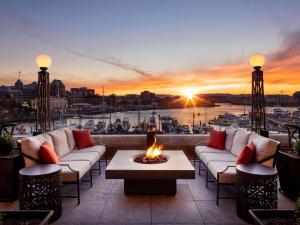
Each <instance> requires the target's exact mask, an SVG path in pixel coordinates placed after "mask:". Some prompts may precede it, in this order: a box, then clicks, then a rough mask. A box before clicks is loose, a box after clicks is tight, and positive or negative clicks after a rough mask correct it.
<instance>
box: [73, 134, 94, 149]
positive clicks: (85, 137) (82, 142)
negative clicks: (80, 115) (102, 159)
mask: <svg viewBox="0 0 300 225" xmlns="http://www.w3.org/2000/svg"><path fill="white" fill-rule="evenodd" d="M73 135H74V138H75V142H76V147H77V148H78V149H82V148H88V147H91V146H94V141H93V138H92V136H91V133H90V130H73Z"/></svg>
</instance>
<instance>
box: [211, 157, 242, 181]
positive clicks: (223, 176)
mask: <svg viewBox="0 0 300 225" xmlns="http://www.w3.org/2000/svg"><path fill="white" fill-rule="evenodd" d="M227 166H235V162H220V161H213V162H210V163H209V164H208V169H209V171H210V172H211V174H212V175H213V176H214V177H215V178H216V179H217V177H218V175H217V174H218V173H220V172H222V171H224V170H225V169H226V168H227ZM235 182H236V168H235V167H230V168H228V169H227V170H226V171H225V172H223V173H220V174H219V183H221V184H234V183H235Z"/></svg>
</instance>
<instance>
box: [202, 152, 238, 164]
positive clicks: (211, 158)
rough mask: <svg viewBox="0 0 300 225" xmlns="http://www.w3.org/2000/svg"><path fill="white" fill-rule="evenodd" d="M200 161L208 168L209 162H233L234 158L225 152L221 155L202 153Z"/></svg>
mask: <svg viewBox="0 0 300 225" xmlns="http://www.w3.org/2000/svg"><path fill="white" fill-rule="evenodd" d="M200 159H201V161H202V162H203V163H204V164H205V165H206V166H208V165H209V164H210V163H211V162H215V161H221V162H224V161H225V162H235V161H236V157H235V156H234V155H232V154H230V153H228V152H227V151H223V153H219V154H218V153H203V154H201V157H200Z"/></svg>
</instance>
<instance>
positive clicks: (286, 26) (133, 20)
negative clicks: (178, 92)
mask: <svg viewBox="0 0 300 225" xmlns="http://www.w3.org/2000/svg"><path fill="white" fill-rule="evenodd" d="M0 3H1V4H0V30H1V35H0V68H1V70H0V84H6V83H9V82H11V83H12V82H13V81H14V80H15V79H16V77H17V73H18V71H19V70H21V71H22V74H23V75H22V79H23V80H24V81H25V82H30V81H32V80H34V79H36V71H37V70H38V68H37V67H36V65H35V63H34V62H35V61H34V58H35V56H36V55H38V54H41V53H47V54H49V55H50V56H51V58H52V60H53V65H52V66H51V68H50V72H51V75H52V77H53V78H54V77H55V78H58V79H62V80H63V81H64V82H65V83H66V85H67V87H71V86H72V87H74V86H91V87H94V88H96V89H99V88H100V87H101V86H102V85H105V86H107V88H108V89H110V87H111V91H112V92H116V93H118V92H120V91H121V92H122V93H123V92H126V90H128V92H139V91H140V90H141V89H145V88H147V89H150V90H153V91H157V92H162V93H163V92H168V91H170V90H171V89H170V87H168V86H167V85H159V86H157V87H156V86H155V84H153V85H154V86H155V87H153V86H152V85H151V84H150V83H149V81H148V80H146V81H145V78H144V76H143V75H141V74H140V73H137V72H136V71H134V70H132V68H134V69H136V68H138V69H139V70H141V71H145V72H146V73H149V74H150V75H151V78H153V77H152V76H154V78H155V80H158V78H159V77H160V76H162V75H164V76H166V74H170V75H169V76H170V77H174V79H177V78H178V79H179V78H181V77H182V74H184V75H185V76H187V74H191V73H193V74H192V76H191V79H194V77H195V76H196V74H194V72H193V71H199V70H200V71H202V70H210V69H212V68H219V67H223V66H229V65H236V64H245V63H247V61H248V58H249V57H250V55H251V54H252V53H255V52H261V53H264V54H266V55H270V54H273V53H274V52H276V51H278V49H280V47H281V46H282V45H283V41H284V40H285V39H284V38H285V36H286V34H288V33H292V32H297V31H298V30H297V29H299V25H300V18H299V17H300V12H299V11H300V1H296V0H295V1H271V0H266V1H246V0H239V1H238V0H235V1H231V0H230V1H221V0H219V1H200V0H198V1H193V0H186V1H183V0H164V1H156V0H149V1H148V0H123V1H121V0H119V1H116V0H112V1H103V0H97V1H91V0H89V1H83V0H81V1H73V0H72V1H67V0H60V1H58V0H52V1H42V0H40V1H37V0H35V1H33V0H26V1H21V0H20V1H14V0H10V1H4V0H1V1H0ZM74 52H75V53H76V54H74ZM79 55H80V56H79ZM83 55H84V56H83ZM97 59H101V60H102V61H101V62H100V61H99V60H97ZM267 59H268V58H267ZM103 60H104V61H109V62H112V63H113V64H114V65H112V63H105V62H103ZM124 65H125V67H126V69H124ZM174 74H177V75H176V76H175V75H174ZM173 75H174V76H173ZM177 76H178V77H177ZM228 76H230V74H228ZM215 78H216V79H218V78H219V74H215ZM191 79H190V80H191ZM209 79H211V80H214V76H213V74H210V77H209ZM132 81H134V82H132ZM137 81H140V82H139V83H136V82H137ZM143 81H145V82H144V83H145V85H143V84H142V83H143ZM245 82H248V81H243V82H242V83H241V84H240V85H241V88H242V86H245V85H246V83H245ZM122 83H123V84H124V85H125V86H124V87H126V90H124V89H123V90H120V91H119V90H117V88H121V89H122V86H120V84H122ZM131 83H134V85H135V87H132V88H131V87H130V84H131ZM170 83H172V82H170ZM116 84H117V85H116ZM147 85H150V86H149V87H147ZM174 85H175V86H176V85H177V86H178V84H177V83H174ZM186 85H190V83H189V82H188V83H187V84H186ZM201 85H203V82H199V83H198V86H196V85H195V87H196V88H199V87H201ZM180 88H181V87H180V86H178V89H180ZM220 88H221V89H220V90H216V91H219V92H220V91H228V89H226V88H225V87H220ZM283 88H285V86H283ZM295 88H296V87H295ZM113 90H114V91H113ZM229 90H230V88H229ZM171 91H174V90H171ZM121 92H120V93H121Z"/></svg>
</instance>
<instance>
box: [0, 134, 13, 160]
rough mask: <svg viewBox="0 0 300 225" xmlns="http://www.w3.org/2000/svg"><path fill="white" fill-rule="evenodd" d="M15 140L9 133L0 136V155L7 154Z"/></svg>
mask: <svg viewBox="0 0 300 225" xmlns="http://www.w3.org/2000/svg"><path fill="white" fill-rule="evenodd" d="M14 144H15V141H14V139H13V137H12V136H11V135H10V134H4V135H3V136H2V137H0V155H8V154H9V153H10V152H11V151H12V150H13V148H14Z"/></svg>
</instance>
